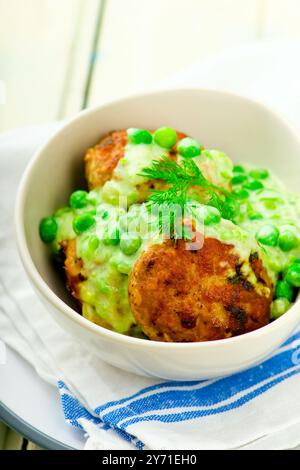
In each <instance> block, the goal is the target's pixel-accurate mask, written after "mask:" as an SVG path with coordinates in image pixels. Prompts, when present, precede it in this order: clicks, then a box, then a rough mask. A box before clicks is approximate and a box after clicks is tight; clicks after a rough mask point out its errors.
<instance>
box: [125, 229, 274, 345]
mask: <svg viewBox="0 0 300 470" xmlns="http://www.w3.org/2000/svg"><path fill="white" fill-rule="evenodd" d="M232 248H233V245H227V244H224V243H221V242H220V241H218V240H216V239H213V238H206V239H205V240H204V245H203V247H202V249H201V250H198V251H187V250H185V246H184V241H183V240H181V241H179V242H178V243H177V244H175V243H174V242H173V241H172V240H168V241H166V242H164V243H163V244H161V245H154V246H152V247H150V249H149V250H148V251H146V252H145V253H143V254H142V255H141V256H140V258H139V259H138V260H137V262H136V264H135V266H134V268H133V271H132V273H131V275H130V279H129V301H130V306H131V309H132V312H133V315H134V316H135V319H136V322H137V324H138V325H139V326H140V327H141V328H142V330H143V332H144V333H145V334H146V335H147V336H148V337H149V338H150V339H152V340H156V341H173V342H189V341H209V340H216V339H222V338H228V337H231V336H236V335H240V334H243V333H246V332H249V331H252V330H255V329H257V328H260V327H262V326H264V325H266V324H267V323H268V322H269V309H270V304H271V299H272V284H271V281H270V279H269V277H268V275H267V273H266V271H265V269H264V267H263V265H262V262H261V261H260V259H259V258H258V257H257V256H256V255H252V256H251V257H250V258H251V259H250V260H249V262H250V265H251V267H252V269H253V271H254V273H255V275H256V276H257V282H258V285H259V286H260V287H261V288H262V289H261V290H262V291H265V292H266V293H265V294H264V295H263V294H259V293H258V292H257V291H256V290H255V288H254V286H253V285H251V284H250V283H249V282H248V281H247V280H246V279H245V278H243V276H242V275H241V261H240V259H239V258H238V256H237V255H236V254H234V252H233V251H232ZM229 268H231V275H230V276H229V274H228V273H229V272H230V269H229ZM232 270H234V272H235V275H232Z"/></svg>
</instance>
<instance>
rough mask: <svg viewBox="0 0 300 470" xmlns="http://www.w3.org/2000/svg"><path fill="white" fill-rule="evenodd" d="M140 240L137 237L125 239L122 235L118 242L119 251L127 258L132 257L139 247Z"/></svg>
mask: <svg viewBox="0 0 300 470" xmlns="http://www.w3.org/2000/svg"><path fill="white" fill-rule="evenodd" d="M141 244H142V239H141V238H140V237H138V236H136V237H132V238H131V237H127V236H126V235H123V236H122V238H121V241H120V249H121V251H123V253H124V254H125V255H127V256H130V255H133V254H134V253H135V252H136V251H137V250H138V249H139V248H140V246H141Z"/></svg>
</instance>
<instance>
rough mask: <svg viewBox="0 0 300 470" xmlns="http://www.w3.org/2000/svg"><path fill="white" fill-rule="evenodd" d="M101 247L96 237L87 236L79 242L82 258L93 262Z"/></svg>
mask: <svg viewBox="0 0 300 470" xmlns="http://www.w3.org/2000/svg"><path fill="white" fill-rule="evenodd" d="M98 246H99V239H98V237H96V235H90V236H86V237H84V238H83V239H81V240H80V242H79V253H80V257H81V258H87V259H88V260H91V259H92V258H93V255H94V253H95V251H96V249H97V248H98Z"/></svg>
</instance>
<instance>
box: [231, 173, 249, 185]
mask: <svg viewBox="0 0 300 470" xmlns="http://www.w3.org/2000/svg"><path fill="white" fill-rule="evenodd" d="M247 179H248V177H247V176H246V175H243V174H239V175H235V176H233V178H232V184H233V185H237V184H242V183H244V182H245V181H247Z"/></svg>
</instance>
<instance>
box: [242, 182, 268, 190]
mask: <svg viewBox="0 0 300 470" xmlns="http://www.w3.org/2000/svg"><path fill="white" fill-rule="evenodd" d="M244 188H246V189H250V191H258V190H259V189H263V188H264V185H263V184H262V182H261V181H258V180H253V181H249V183H246V184H245V185H244Z"/></svg>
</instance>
